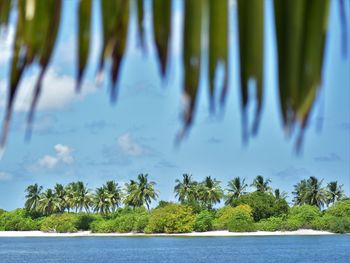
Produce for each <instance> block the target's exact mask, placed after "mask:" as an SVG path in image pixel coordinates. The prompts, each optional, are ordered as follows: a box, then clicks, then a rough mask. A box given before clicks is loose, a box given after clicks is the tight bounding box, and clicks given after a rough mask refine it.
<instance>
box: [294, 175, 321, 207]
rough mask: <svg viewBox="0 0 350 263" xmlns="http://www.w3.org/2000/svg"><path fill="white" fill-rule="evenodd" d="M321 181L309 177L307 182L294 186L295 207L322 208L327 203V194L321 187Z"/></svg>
mask: <svg viewBox="0 0 350 263" xmlns="http://www.w3.org/2000/svg"><path fill="white" fill-rule="evenodd" d="M322 182H323V180H320V181H319V180H318V179H317V178H316V177H314V176H310V178H309V179H308V180H301V181H300V182H299V183H298V184H296V185H295V186H294V189H295V190H294V192H293V194H294V195H295V197H294V203H295V204H296V205H304V204H307V205H314V206H317V207H318V208H322V207H323V206H324V205H325V204H326V203H327V192H326V190H325V189H324V188H323V187H322Z"/></svg>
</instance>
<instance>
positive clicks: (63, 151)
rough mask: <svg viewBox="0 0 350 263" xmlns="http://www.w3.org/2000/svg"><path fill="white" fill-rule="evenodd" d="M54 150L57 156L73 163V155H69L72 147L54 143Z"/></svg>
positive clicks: (67, 162) (63, 160)
mask: <svg viewBox="0 0 350 263" xmlns="http://www.w3.org/2000/svg"><path fill="white" fill-rule="evenodd" d="M55 151H56V155H57V158H58V159H59V160H61V161H62V162H64V163H66V164H71V163H73V157H72V155H71V152H72V149H71V148H69V147H68V146H66V145H62V144H56V145H55Z"/></svg>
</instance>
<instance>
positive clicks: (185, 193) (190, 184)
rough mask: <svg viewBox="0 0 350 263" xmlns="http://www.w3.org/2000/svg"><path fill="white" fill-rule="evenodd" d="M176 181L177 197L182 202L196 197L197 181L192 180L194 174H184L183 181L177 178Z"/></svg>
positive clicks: (175, 190)
mask: <svg viewBox="0 0 350 263" xmlns="http://www.w3.org/2000/svg"><path fill="white" fill-rule="evenodd" d="M175 183H176V185H175V187H174V192H175V197H177V198H178V200H179V201H180V202H181V203H186V202H190V201H191V200H194V199H196V195H197V194H196V192H197V191H196V190H197V182H196V181H193V180H192V175H189V174H183V175H182V181H180V180H179V179H176V180H175Z"/></svg>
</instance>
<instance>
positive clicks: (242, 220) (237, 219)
mask: <svg viewBox="0 0 350 263" xmlns="http://www.w3.org/2000/svg"><path fill="white" fill-rule="evenodd" d="M227 228H228V231H230V232H252V231H255V227H254V220H253V217H252V214H251V208H250V207H249V206H245V205H240V206H237V207H235V208H234V212H233V215H232V217H231V218H230V219H229V221H228V224H227Z"/></svg>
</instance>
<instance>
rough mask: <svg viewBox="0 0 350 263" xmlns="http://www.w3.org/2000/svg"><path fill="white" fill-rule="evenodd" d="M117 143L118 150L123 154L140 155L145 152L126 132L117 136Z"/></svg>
mask: <svg viewBox="0 0 350 263" xmlns="http://www.w3.org/2000/svg"><path fill="white" fill-rule="evenodd" d="M117 144H118V148H119V149H120V151H121V152H122V153H124V154H125V155H129V156H140V155H143V154H146V153H147V150H146V149H145V148H144V147H143V146H142V145H141V144H139V143H137V142H136V141H135V140H134V139H133V138H132V136H131V134H130V133H128V132H127V133H124V134H122V135H120V136H119V137H118V138H117Z"/></svg>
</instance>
